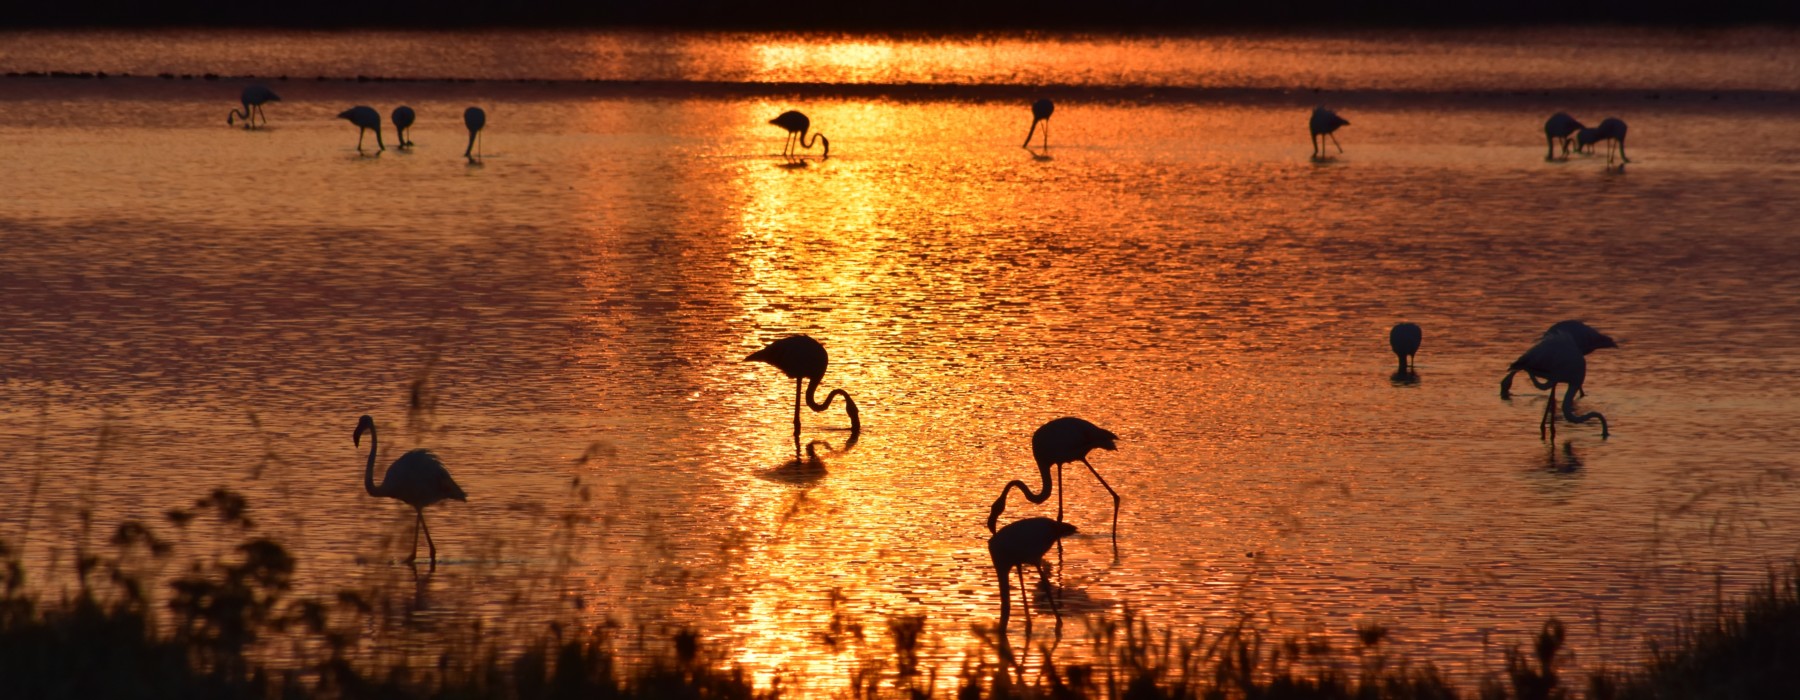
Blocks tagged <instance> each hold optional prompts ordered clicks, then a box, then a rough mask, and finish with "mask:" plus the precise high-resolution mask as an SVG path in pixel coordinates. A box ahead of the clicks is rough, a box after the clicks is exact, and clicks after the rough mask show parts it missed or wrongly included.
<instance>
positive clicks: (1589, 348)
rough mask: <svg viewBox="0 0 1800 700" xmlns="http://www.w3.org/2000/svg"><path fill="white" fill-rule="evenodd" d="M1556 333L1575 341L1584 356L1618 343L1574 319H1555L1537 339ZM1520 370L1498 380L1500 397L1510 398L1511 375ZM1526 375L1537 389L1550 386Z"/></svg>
mask: <svg viewBox="0 0 1800 700" xmlns="http://www.w3.org/2000/svg"><path fill="white" fill-rule="evenodd" d="M1557 334H1561V335H1566V336H1568V337H1569V339H1570V340H1571V341H1573V342H1574V343H1575V347H1576V348H1578V349H1580V350H1581V354H1582V355H1584V356H1585V355H1591V354H1593V352H1594V351H1595V350H1604V349H1606V348H1616V347H1619V343H1618V342H1617V341H1615V340H1613V339H1612V336H1609V335H1607V334H1605V333H1601V332H1600V331H1599V330H1596V329H1595V328H1594V327H1593V326H1590V325H1588V324H1586V323H1583V322H1581V321H1577V320H1574V319H1569V320H1566V321H1557V322H1556V323H1553V324H1551V325H1550V328H1549V329H1547V330H1545V331H1544V334H1543V335H1541V336H1538V341H1539V342H1542V341H1544V340H1548V339H1549V338H1550V336H1552V335H1557ZM1521 371H1524V370H1511V371H1508V372H1507V373H1506V376H1505V377H1504V378H1502V379H1501V380H1500V398H1503V399H1505V398H1511V395H1512V382H1513V375H1515V374H1518V373H1519V372H1521ZM1526 376H1528V377H1530V379H1531V383H1532V385H1533V386H1536V387H1537V388H1539V389H1548V388H1550V386H1551V383H1550V382H1544V381H1539V380H1538V377H1537V376H1534V375H1531V374H1530V373H1527V375H1526ZM1584 393H1585V392H1584Z"/></svg>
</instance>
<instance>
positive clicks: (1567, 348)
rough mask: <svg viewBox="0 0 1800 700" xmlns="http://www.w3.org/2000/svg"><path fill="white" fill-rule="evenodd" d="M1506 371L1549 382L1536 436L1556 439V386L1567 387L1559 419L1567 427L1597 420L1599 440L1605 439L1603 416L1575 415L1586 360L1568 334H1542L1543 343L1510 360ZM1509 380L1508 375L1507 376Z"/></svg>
mask: <svg viewBox="0 0 1800 700" xmlns="http://www.w3.org/2000/svg"><path fill="white" fill-rule="evenodd" d="M1507 371H1508V372H1509V373H1510V372H1519V371H1524V372H1528V373H1530V374H1531V376H1532V377H1534V378H1535V377H1543V378H1544V379H1547V380H1549V383H1550V385H1549V387H1548V388H1549V389H1550V401H1549V402H1548V403H1546V404H1544V416H1543V419H1542V420H1541V421H1539V422H1538V435H1539V436H1540V437H1542V436H1543V435H1544V433H1545V431H1546V430H1548V431H1549V434H1550V435H1551V436H1552V437H1554V436H1555V435H1556V385H1557V384H1567V385H1568V386H1567V387H1565V388H1564V389H1563V403H1562V410H1563V418H1564V419H1565V420H1567V421H1569V422H1570V423H1586V422H1588V421H1589V420H1592V419H1595V418H1598V419H1600V437H1601V438H1605V437H1606V436H1607V435H1608V431H1607V427H1606V416H1603V415H1600V413H1599V412H1598V411H1595V412H1590V413H1585V414H1582V415H1576V414H1575V394H1576V392H1579V391H1581V385H1582V383H1583V382H1584V381H1586V380H1587V358H1586V357H1583V356H1582V354H1581V345H1580V343H1579V341H1577V340H1576V337H1575V336H1574V335H1572V334H1570V333H1566V332H1562V331H1554V332H1550V333H1545V334H1544V337H1543V339H1541V340H1539V341H1538V342H1537V344H1536V345H1533V346H1531V349H1530V350H1526V351H1525V354H1523V355H1520V356H1519V359H1517V360H1513V363H1512V365H1511V366H1510V367H1507ZM1508 376H1510V374H1509V375H1508Z"/></svg>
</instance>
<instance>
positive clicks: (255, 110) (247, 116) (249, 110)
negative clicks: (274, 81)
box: [225, 83, 281, 129]
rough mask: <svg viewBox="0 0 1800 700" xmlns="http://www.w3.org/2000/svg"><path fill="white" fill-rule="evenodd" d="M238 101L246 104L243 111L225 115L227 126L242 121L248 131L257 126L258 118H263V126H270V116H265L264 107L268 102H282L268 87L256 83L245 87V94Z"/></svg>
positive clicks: (234, 111) (233, 111)
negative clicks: (238, 120)
mask: <svg viewBox="0 0 1800 700" xmlns="http://www.w3.org/2000/svg"><path fill="white" fill-rule="evenodd" d="M238 99H239V100H240V101H242V102H243V103H244V109H243V111H238V110H235V109H234V110H231V112H229V113H227V114H226V115H225V124H226V125H231V124H232V123H234V121H235V120H237V119H242V120H244V128H246V129H248V128H250V127H252V126H255V125H256V117H262V121H263V124H265V125H266V124H268V123H269V115H267V114H263V110H262V106H263V104H265V103H268V102H280V101H281V96H280V95H277V94H275V91H274V90H270V89H269V87H268V86H267V85H263V84H261V83H256V84H252V85H245V86H244V92H243V93H242V94H240V95H238Z"/></svg>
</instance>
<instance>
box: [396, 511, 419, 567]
mask: <svg viewBox="0 0 1800 700" xmlns="http://www.w3.org/2000/svg"><path fill="white" fill-rule="evenodd" d="M424 517H425V516H424V514H423V513H420V512H418V511H413V543H412V549H411V550H409V551H407V553H406V558H405V559H401V560H400V561H401V562H403V563H406V564H411V563H413V562H415V561H418V560H419V524H420V523H422V522H424Z"/></svg>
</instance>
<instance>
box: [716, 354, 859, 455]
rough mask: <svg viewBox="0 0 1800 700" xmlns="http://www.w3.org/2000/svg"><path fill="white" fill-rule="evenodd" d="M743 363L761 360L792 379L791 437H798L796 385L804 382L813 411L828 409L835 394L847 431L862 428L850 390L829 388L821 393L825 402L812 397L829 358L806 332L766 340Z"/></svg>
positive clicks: (809, 404) (798, 389) (797, 387)
mask: <svg viewBox="0 0 1800 700" xmlns="http://www.w3.org/2000/svg"><path fill="white" fill-rule="evenodd" d="M744 361H745V362H764V363H768V364H770V365H773V366H774V367H775V368H776V369H779V370H781V373H782V374H785V375H787V377H788V378H789V379H792V380H794V437H795V438H796V439H798V438H799V436H800V385H801V383H802V382H805V383H806V405H807V406H808V407H810V408H812V410H814V411H824V410H826V409H828V408H831V402H832V400H833V399H836V398H837V397H839V396H842V397H844V412H845V413H846V414H848V415H849V416H850V431H851V432H852V433H858V432H861V431H862V418H861V416H860V414H859V413H858V411H857V410H856V401H854V400H852V399H851V398H850V393H849V392H847V391H844V390H843V389H832V390H831V392H830V393H828V394H826V395H825V402H824V403H820V402H819V401H818V400H817V399H815V398H814V396H815V392H817V390H818V388H819V382H820V381H821V380H823V379H824V378H825V367H826V365H828V364H830V361H831V359H830V357H829V356H828V355H827V354H826V352H825V346H824V345H822V344H820V343H819V341H817V340H813V339H812V336H808V335H790V336H788V337H786V338H782V339H780V340H777V341H775V342H772V343H769V344H768V345H767V346H764V347H763V349H761V350H758V351H756V352H753V353H750V356H749V357H745V358H744Z"/></svg>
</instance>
